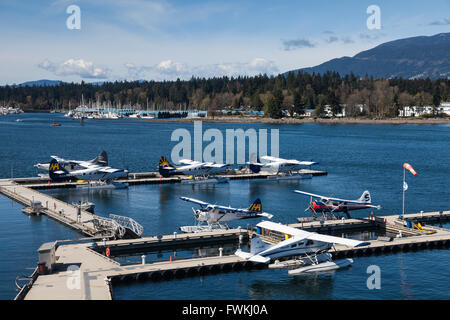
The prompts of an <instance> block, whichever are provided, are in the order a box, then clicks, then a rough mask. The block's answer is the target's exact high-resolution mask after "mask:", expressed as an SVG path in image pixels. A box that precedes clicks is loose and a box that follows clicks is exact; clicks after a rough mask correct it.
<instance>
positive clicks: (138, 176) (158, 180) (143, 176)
mask: <svg viewBox="0 0 450 320" xmlns="http://www.w3.org/2000/svg"><path fill="white" fill-rule="evenodd" d="M300 173H303V174H306V175H312V176H324V175H327V174H328V173H327V172H326V171H318V170H309V169H302V170H300ZM274 176H276V175H274V174H269V173H244V172H240V171H235V170H233V171H230V172H229V173H227V174H223V175H217V177H219V178H228V179H229V180H252V179H270V178H273V177H274ZM8 180H11V181H13V182H15V183H17V184H19V185H22V186H25V187H28V188H32V189H36V190H38V189H59V188H76V187H77V186H82V185H88V183H87V182H84V183H78V182H53V181H51V180H49V179H48V178H42V177H30V178H14V179H8ZM117 181H118V182H121V183H127V184H128V185H141V184H169V183H181V182H191V181H192V178H190V177H188V176H182V175H180V176H173V177H168V178H164V177H161V176H160V175H159V173H157V172H137V173H129V174H128V178H127V179H118V180H117Z"/></svg>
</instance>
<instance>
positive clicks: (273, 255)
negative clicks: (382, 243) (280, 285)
mask: <svg viewBox="0 0 450 320" xmlns="http://www.w3.org/2000/svg"><path fill="white" fill-rule="evenodd" d="M268 233H271V234H274V233H279V234H280V235H284V238H285V240H283V241H281V242H279V243H277V244H269V243H266V242H264V241H263V240H262V239H261V237H264V235H265V234H268ZM334 244H341V245H346V246H349V247H361V246H366V245H369V244H370V242H364V241H358V240H353V239H347V238H340V237H334V236H329V235H323V234H318V233H312V232H308V231H304V230H300V229H296V228H293V227H289V226H286V225H283V224H280V223H275V222H270V221H263V222H260V223H258V224H257V225H256V234H254V235H253V237H252V239H251V242H250V252H245V251H242V250H241V249H238V250H237V251H236V252H235V254H236V255H237V256H239V257H241V258H244V259H246V260H249V261H253V262H258V263H265V264H268V263H270V262H271V261H272V260H275V262H274V263H273V264H271V265H269V267H270V268H291V269H292V270H290V271H289V272H288V273H289V274H291V275H295V274H301V273H306V272H319V271H330V270H335V269H339V268H343V267H345V266H349V265H351V264H352V263H353V260H352V259H342V260H336V261H333V260H332V259H331V254H330V253H329V252H328V251H329V250H330V249H331V248H332V247H333V245H334ZM279 258H294V259H293V260H287V261H281V262H280V261H279V260H278V259H279ZM298 267H300V268H298Z"/></svg>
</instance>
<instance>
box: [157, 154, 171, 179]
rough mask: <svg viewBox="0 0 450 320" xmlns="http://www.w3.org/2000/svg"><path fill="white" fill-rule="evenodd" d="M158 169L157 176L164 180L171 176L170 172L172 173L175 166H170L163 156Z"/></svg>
mask: <svg viewBox="0 0 450 320" xmlns="http://www.w3.org/2000/svg"><path fill="white" fill-rule="evenodd" d="M158 169H159V174H160V175H162V176H163V177H165V178H166V177H169V176H171V171H173V170H174V169H175V166H173V165H172V164H170V162H169V161H168V160H167V159H166V157H165V156H162V157H161V158H160V159H159V166H158Z"/></svg>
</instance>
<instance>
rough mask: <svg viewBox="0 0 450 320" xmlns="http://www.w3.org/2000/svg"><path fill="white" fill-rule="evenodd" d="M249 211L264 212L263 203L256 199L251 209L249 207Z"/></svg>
mask: <svg viewBox="0 0 450 320" xmlns="http://www.w3.org/2000/svg"><path fill="white" fill-rule="evenodd" d="M247 210H249V211H255V212H262V203H261V200H260V199H259V198H258V199H256V200H255V201H254V202H253V203H252V204H251V205H250V207H248V209H247Z"/></svg>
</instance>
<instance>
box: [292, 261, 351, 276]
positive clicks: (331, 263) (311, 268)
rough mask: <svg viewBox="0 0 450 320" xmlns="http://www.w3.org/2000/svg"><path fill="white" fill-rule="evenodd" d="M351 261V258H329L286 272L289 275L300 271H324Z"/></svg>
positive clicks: (344, 265)
mask: <svg viewBox="0 0 450 320" xmlns="http://www.w3.org/2000/svg"><path fill="white" fill-rule="evenodd" d="M352 263H353V259H351V258H347V259H341V260H330V261H327V262H322V263H318V264H311V265H309V266H306V267H301V268H298V269H293V270H289V271H288V274H290V275H298V274H301V273H310V272H324V271H332V270H337V269H340V268H345V267H348V266H350V265H351V264H352Z"/></svg>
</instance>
